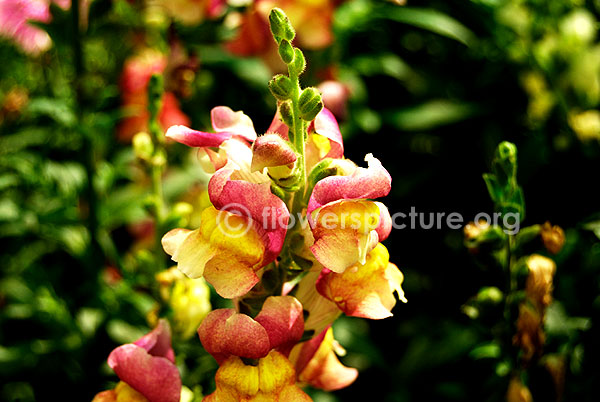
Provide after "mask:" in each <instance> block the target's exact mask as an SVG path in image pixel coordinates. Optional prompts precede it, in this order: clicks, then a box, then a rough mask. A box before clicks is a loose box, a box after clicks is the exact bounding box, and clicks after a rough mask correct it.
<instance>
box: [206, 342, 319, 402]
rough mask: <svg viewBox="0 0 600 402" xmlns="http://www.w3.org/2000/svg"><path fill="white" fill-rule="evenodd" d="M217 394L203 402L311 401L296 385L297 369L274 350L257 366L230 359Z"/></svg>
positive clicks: (218, 377)
mask: <svg viewBox="0 0 600 402" xmlns="http://www.w3.org/2000/svg"><path fill="white" fill-rule="evenodd" d="M215 383H216V390H215V392H213V393H212V394H210V395H208V396H206V397H205V398H204V399H203V402H221V401H231V402H234V401H244V402H262V401H279V402H310V401H312V399H311V398H310V397H309V396H308V395H307V394H306V393H304V391H302V390H301V389H300V387H298V386H297V385H296V374H295V371H294V367H293V366H292V364H291V363H290V361H289V360H288V359H286V357H285V356H283V355H282V354H281V353H279V352H277V351H275V350H273V351H271V352H270V353H269V354H268V355H267V356H265V357H263V358H262V359H260V360H259V361H258V364H257V365H256V366H252V365H247V364H245V363H244V362H243V361H242V360H241V359H240V358H239V357H236V356H231V357H229V358H228V359H227V360H226V361H225V362H224V363H223V364H222V365H221V367H219V370H218V371H217V375H216V376H215Z"/></svg>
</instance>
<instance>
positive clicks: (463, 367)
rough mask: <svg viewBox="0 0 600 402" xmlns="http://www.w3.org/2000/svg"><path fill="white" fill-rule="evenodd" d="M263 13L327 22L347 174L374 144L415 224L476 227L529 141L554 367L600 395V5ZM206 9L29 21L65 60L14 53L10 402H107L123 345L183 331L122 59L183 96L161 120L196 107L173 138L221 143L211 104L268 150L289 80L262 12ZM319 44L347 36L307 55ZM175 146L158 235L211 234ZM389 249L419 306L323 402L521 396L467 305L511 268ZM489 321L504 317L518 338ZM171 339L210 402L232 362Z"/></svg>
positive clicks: (127, 10)
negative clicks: (554, 248)
mask: <svg viewBox="0 0 600 402" xmlns="http://www.w3.org/2000/svg"><path fill="white" fill-rule="evenodd" d="M261 3H262V4H264V3H265V2H264V1H263V2H261ZM268 4H269V5H272V4H277V5H278V6H281V7H282V8H284V9H286V7H289V8H290V9H293V7H297V8H298V9H300V10H303V12H306V13H307V15H308V17H306V16H305V18H308V20H310V19H311V18H316V17H315V16H319V15H321V16H323V15H325V16H328V15H329V14H327V13H330V14H331V20H330V21H329V20H328V18H324V19H323V21H325V22H324V23H327V22H329V24H330V25H327V26H326V28H324V31H325V32H321V31H319V30H318V29H316V28H314V27H310V26H309V27H308V28H307V30H308V31H307V32H309V33H308V34H306V39H305V41H306V43H307V44H308V45H307V46H304V47H303V48H304V49H303V50H305V54H306V55H307V59H308V71H307V74H306V75H305V76H304V81H303V84H304V85H319V84H320V83H322V82H323V81H329V82H330V83H331V82H335V84H334V86H333V88H335V90H334V91H333V92H332V93H333V94H334V95H335V96H333V95H332V96H330V97H327V96H326V100H325V101H326V106H327V107H329V108H331V109H332V110H334V111H335V113H336V115H337V117H338V120H339V121H340V123H341V126H342V133H343V135H344V141H345V148H346V156H347V157H348V158H350V159H353V160H355V161H360V160H362V158H363V157H364V153H365V152H366V151H367V150H368V152H373V153H374V155H375V156H376V157H377V158H379V159H380V160H381V161H382V163H383V164H384V166H385V167H386V168H387V169H388V170H389V171H390V173H391V175H392V177H393V186H392V193H391V194H390V195H389V196H388V197H387V199H386V200H385V202H386V204H387V205H388V207H389V209H390V211H391V213H394V212H404V213H408V212H410V208H411V207H415V209H416V210H417V211H418V212H446V213H449V212H454V211H456V212H459V213H461V214H462V215H463V216H464V217H465V219H467V220H469V219H473V217H474V216H475V215H476V214H477V213H478V212H488V213H491V212H492V211H493V208H494V204H493V202H492V201H491V200H490V199H489V196H488V194H487V190H486V186H485V183H484V181H483V179H482V173H484V172H488V171H490V166H491V163H492V157H493V153H494V149H495V148H496V146H497V144H498V143H499V142H500V141H503V140H508V141H511V142H513V143H515V144H516V145H517V148H518V155H519V171H518V179H519V184H520V185H521V187H522V189H523V191H524V194H525V202H526V205H527V216H526V219H525V221H524V222H523V225H534V224H542V223H544V222H546V221H550V222H551V223H552V224H554V225H560V226H561V227H562V228H563V229H564V231H565V233H566V243H565V246H564V247H563V249H562V251H561V252H560V253H558V254H557V255H556V256H555V257H554V259H555V261H556V263H557V270H556V274H555V277H554V300H555V301H554V304H553V305H552V306H551V308H550V309H549V311H548V313H547V314H546V319H545V330H546V347H545V350H546V351H548V352H549V353H553V354H555V355H557V356H560V357H561V359H563V360H561V361H562V362H564V370H563V371H562V376H563V377H562V378H563V379H564V387H563V389H562V400H567V401H569V400H580V401H587V400H589V401H592V400H595V395H596V394H597V390H598V385H597V384H598V382H599V381H600V366H599V365H598V363H597V362H598V359H600V350H599V348H600V344H598V342H597V340H598V339H600V331H599V325H600V296H598V295H599V290H600V275H599V274H600V240H599V239H600V192H599V191H598V173H600V168H599V167H600V164H599V161H600V160H599V157H600V147H599V144H600V141H599V140H600V112H599V111H598V106H599V103H600V43H599V41H598V35H597V29H598V21H599V19H598V18H599V13H600V3H599V2H597V1H591V0H590V1H584V0H556V1H551V2H547V1H542V0H471V1H436V0H421V1H418V0H414V1H409V2H408V4H400V2H394V1H376V0H350V1H336V2H327V1H319V2H309V1H306V2H304V1H301V0H286V1H282V2H277V3H268ZM323 4H325V6H323ZM317 5H319V7H325V8H324V9H323V8H321V9H319V8H318V7H317ZM205 6H206V4H205V3H203V2H193V1H185V0H181V1H175V2H172V3H169V2H167V1H166V0H165V1H160V0H152V1H150V0H148V1H140V0H136V1H125V0H112V1H111V0H93V1H91V2H81V4H79V3H78V2H76V1H74V2H73V3H72V4H71V8H69V7H59V6H57V5H56V4H54V3H52V4H51V6H50V11H51V14H52V19H51V21H43V22H35V23H32V24H35V26H37V27H40V28H43V29H44V30H46V31H47V32H48V33H49V35H50V38H51V40H52V46H51V47H50V48H49V49H48V50H46V51H43V52H39V53H37V54H28V53H27V52H25V51H24V50H22V49H21V48H19V46H18V45H16V44H15V43H14V42H13V41H11V40H10V39H8V38H3V39H2V40H1V41H0V60H2V63H0V133H1V137H0V191H1V197H0V238H1V239H2V255H1V257H2V259H1V261H2V277H1V279H0V376H1V377H0V378H2V381H0V383H1V384H2V385H1V386H0V399H2V400H7V401H34V400H37V401H45V400H56V398H57V395H58V394H60V399H61V400H77V401H81V400H91V399H92V397H93V395H94V394H95V393H97V392H99V391H100V390H103V389H107V388H108V387H110V386H111V384H114V382H115V381H116V377H115V376H114V375H113V374H112V373H111V371H110V369H109V368H108V366H107V365H106V364H105V361H106V358H107V356H108V354H109V353H110V351H111V350H112V349H113V348H114V347H116V346H117V345H119V344H122V343H125V342H130V341H132V340H135V339H137V338H138V337H139V336H140V335H141V334H143V333H145V332H146V331H147V328H148V326H152V323H153V322H154V320H155V319H156V316H157V314H158V313H159V312H165V311H167V312H166V314H172V312H171V313H169V312H168V310H169V306H168V303H164V302H160V301H161V297H160V289H159V285H158V284H157V281H156V279H155V275H156V273H157V272H159V271H160V270H161V269H163V268H166V267H167V265H166V264H167V260H166V256H165V255H164V254H160V255H159V254H157V252H156V248H155V247H154V245H153V242H154V240H153V237H154V236H155V232H156V229H155V228H154V225H153V215H152V202H153V201H152V184H151V181H152V179H151V174H150V171H149V169H148V164H147V163H145V162H144V161H143V160H141V159H140V158H139V157H137V158H136V154H135V153H134V150H133V148H132V146H131V136H132V135H133V134H135V132H137V131H139V130H144V129H147V127H146V126H145V124H146V122H145V121H144V119H143V118H142V119H141V120H142V123H141V126H140V125H139V124H140V123H139V121H137V122H135V121H134V122H133V123H131V124H132V126H127V123H125V122H127V121H128V120H127V119H128V118H131V117H135V116H136V115H139V114H140V113H141V112H140V110H134V109H135V108H133V109H132V108H131V107H130V108H127V107H123V106H124V105H125V106H127V105H129V106H131V104H133V105H134V106H136V105H137V106H139V105H140V104H141V105H142V108H145V106H146V105H145V104H144V103H143V102H144V101H143V99H145V96H146V92H145V91H146V90H145V86H144V85H145V84H144V83H143V81H144V78H139V77H137V78H135V77H134V78H131V82H135V80H136V79H139V80H141V81H142V85H141V90H140V89H139V88H138V89H135V88H134V89H133V90H131V91H130V93H128V92H127V91H128V90H127V86H128V82H130V81H128V78H124V77H127V75H126V74H127V65H128V64H127V63H133V64H129V65H130V66H131V65H135V63H140V64H141V65H143V66H144V67H143V68H142V70H144V68H145V69H146V70H144V71H146V72H143V73H141V75H140V76H141V77H146V79H149V75H150V74H151V73H156V72H158V73H162V74H163V76H164V82H165V90H166V91H167V93H171V94H173V96H174V98H173V99H175V100H174V103H173V102H171V101H168V100H167V99H166V96H167V95H165V98H163V104H164V105H165V106H164V107H165V108H166V107H167V106H166V105H167V104H170V105H171V106H173V105H174V106H173V109H177V110H175V111H174V112H173V114H172V115H169V116H171V117H172V118H173V119H175V120H176V121H178V120H177V119H181V118H182V117H181V116H180V115H179V114H178V113H183V114H184V116H187V117H185V118H187V119H189V124H190V125H191V126H192V127H195V128H198V129H209V128H210V117H209V116H210V109H211V108H212V107H214V106H217V105H228V106H230V107H231V108H232V109H234V110H244V112H245V113H246V114H248V115H249V116H251V118H252V119H253V121H254V124H255V127H256V129H257V132H262V131H264V130H266V128H267V127H268V125H269V123H270V121H271V119H272V118H273V114H274V111H275V107H276V105H275V100H274V99H273V98H272V97H271V95H270V94H269V92H268V89H267V85H266V84H267V81H268V80H269V78H270V77H271V75H272V74H273V72H274V71H277V69H278V68H279V67H278V66H277V65H275V64H274V63H273V62H272V58H270V57H269V50H268V49H263V48H262V47H261V46H262V42H261V40H262V39H261V37H260V36H256V35H258V34H257V33H256V32H254V33H253V32H247V31H244V28H243V27H244V25H243V24H242V28H240V26H239V24H240V21H245V18H251V17H252V16H253V15H254V14H253V12H254V11H255V7H259V6H260V4H253V2H252V1H241V2H240V1H230V2H229V4H227V5H226V6H225V9H224V10H221V12H220V13H218V14H216V15H208V14H207V13H206V11H205V8H203V7H205ZM311 7H312V8H311ZM198 8H199V10H198ZM73 9H75V10H77V9H79V13H73V12H72V11H73ZM323 10H326V11H327V12H324V11H323ZM311 12H313V14H311ZM288 13H289V14H290V16H291V18H292V21H293V22H294V14H293V13H292V12H289V11H288ZM300 14H302V13H300ZM319 21H320V20H319ZM294 24H295V25H296V26H298V25H297V24H296V22H294ZM309 25H310V24H309ZM311 29H312V30H313V31H312V32H314V31H315V30H316V31H319V32H320V34H322V35H332V36H331V38H332V40H330V41H329V42H327V41H325V42H327V43H324V44H323V43H317V44H316V45H315V44H314V43H312V44H311V42H310V41H309V40H308V38H309V36H310V32H311ZM240 32H241V33H242V34H243V35H241V36H240ZM253 35H254V36H253ZM256 38H258V39H256ZM267 39H268V36H267ZM300 39H302V31H301V30H300V29H299V40H300ZM252 40H256V43H254V42H252ZM240 41H241V42H240ZM244 41H248V42H252V43H254V45H255V46H254V47H252V46H250V47H244V46H245V45H244V46H241V45H240V43H242V44H244V43H246V42H244ZM259 45H260V46H259ZM300 45H301V46H302V43H300ZM153 52H154V53H153ZM157 55H158V56H157ZM157 60H158V61H157ZM124 69H125V71H124ZM132 69H134V70H135V68H134V67H132ZM147 71H150V73H148V72H147ZM134 75H135V74H134ZM146 84H147V81H146ZM131 86H133V87H135V85H134V84H131ZM321 88H322V90H323V92H324V93H325V92H326V90H325V88H326V87H321ZM135 91H141V92H140V93H141V95H140V94H139V93H137V92H135ZM136 96H137V98H136ZM132 99H133V100H132ZM140 99H142V101H140ZM328 101H329V102H331V103H329V104H327V102H328ZM140 102H141V103H140ZM336 102H337V103H336ZM179 107H180V109H181V111H178V109H179ZM165 113H166V114H168V113H167V112H165ZM173 116H175V117H173ZM185 118H184V119H185ZM165 121H173V120H169V118H165ZM131 127H133V128H131ZM162 128H163V129H164V128H165V127H162ZM167 147H168V152H167V162H168V164H167V168H166V172H165V175H164V179H163V185H164V196H165V199H166V200H167V204H168V205H169V206H170V211H171V212H170V215H169V216H168V217H167V219H166V220H165V222H163V226H164V227H161V228H160V230H163V233H164V231H166V230H165V229H168V227H174V226H176V224H177V223H179V224H181V223H182V222H183V225H190V226H191V227H193V226H194V222H197V221H195V220H194V219H196V220H197V216H195V215H194V213H193V212H192V211H190V210H189V209H186V207H185V205H187V204H177V203H178V202H181V201H184V202H186V203H188V204H191V205H193V206H196V207H200V206H202V205H206V202H207V201H206V196H205V195H203V194H202V190H203V188H204V186H205V183H206V176H205V175H204V174H203V173H202V170H201V168H200V167H199V164H198V163H197V159H196V156H195V154H194V153H189V152H188V151H187V149H184V148H185V147H180V146H179V144H167ZM138 156H139V155H138ZM177 205H179V207H177ZM182 205H183V207H182ZM178 208H179V209H178ZM159 234H160V233H159ZM386 246H387V247H388V249H389V250H390V254H391V258H392V261H393V262H395V263H396V264H397V265H398V266H399V267H400V268H401V269H402V271H403V272H404V274H405V278H406V279H405V284H404V289H405V292H406V295H407V298H408V300H409V303H407V304H406V305H399V306H397V307H396V308H395V310H394V317H393V318H391V319H388V320H383V321H373V322H366V321H364V320H358V319H350V318H344V319H340V320H338V322H337V323H336V325H335V327H334V331H335V334H336V338H337V339H338V341H339V342H340V344H341V345H343V346H344V348H345V349H346V351H347V354H346V355H345V356H344V357H343V358H342V360H343V362H344V363H345V364H346V365H349V366H353V367H357V368H358V369H359V370H360V375H359V378H358V380H357V381H356V383H355V384H353V385H352V386H351V387H350V388H348V389H345V390H341V391H337V392H334V393H331V394H325V393H323V392H319V391H314V392H313V396H314V397H315V399H316V400H318V401H336V400H339V401H345V400H358V399H362V398H363V397H364V398H367V397H368V398H371V399H376V400H381V401H422V400H423V401H424V400H448V401H454V400H456V401H459V400H460V401H465V400H476V401H500V400H504V399H505V396H506V392H507V388H508V383H509V380H510V375H509V372H510V370H511V367H507V363H506V360H505V359H504V356H503V355H502V353H500V352H498V350H499V348H501V347H503V346H502V345H500V344H498V343H495V342H496V341H495V340H494V339H495V338H494V336H493V334H491V330H490V328H491V327H492V326H493V325H489V323H486V322H485V320H483V321H478V320H473V319H472V317H470V316H469V314H466V312H468V311H469V310H468V309H465V306H466V305H468V302H469V300H472V297H473V296H474V295H477V294H478V292H480V290H481V289H482V288H483V287H489V286H497V287H499V288H500V289H502V288H503V287H504V283H503V282H502V281H503V278H502V275H500V274H499V272H498V269H497V268H494V267H493V265H490V264H485V263H484V264H482V263H481V261H480V260H479V259H476V258H473V256H472V255H471V254H470V253H469V250H468V249H467V248H466V247H465V246H464V244H463V233H462V231H461V230H451V229H449V228H442V229H440V230H423V229H414V230H409V229H405V230H395V231H394V232H393V233H392V235H391V236H390V238H389V239H388V240H387V241H386ZM159 252H160V253H162V251H161V250H160V249H159ZM212 301H213V308H217V307H220V306H219V305H218V303H219V302H218V298H216V297H213V298H212ZM494 314H495V313H492V315H491V316H490V317H491V318H490V319H491V320H492V323H493V322H494V320H502V315H501V314H500V315H498V314H496V315H494ZM173 343H174V348H175V351H176V355H177V356H178V360H177V362H178V366H179V368H180V372H181V373H182V378H183V383H184V385H186V386H188V387H189V388H190V389H192V390H193V391H194V393H195V394H196V396H199V395H201V393H202V391H203V390H204V391H206V392H210V391H211V390H212V389H213V387H214V380H213V379H212V378H213V375H214V370H215V369H216V363H215V362H214V360H213V359H212V358H211V357H210V356H209V355H207V354H206V353H205V352H204V351H203V349H202V347H201V346H200V343H199V342H198V340H197V338H196V337H194V336H193V337H192V338H190V339H184V338H183V336H182V334H177V333H176V334H175V338H174V342H173ZM504 346H506V345H504ZM547 377H548V374H547V373H541V372H538V371H535V370H533V372H532V374H530V377H529V388H530V389H531V392H532V394H533V398H534V400H544V401H546V400H548V401H550V400H554V399H556V396H548V395H552V393H550V394H548V392H547V389H548V387H552V386H551V385H548V384H550V382H549V380H548V378H547Z"/></svg>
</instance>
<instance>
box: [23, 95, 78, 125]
mask: <svg viewBox="0 0 600 402" xmlns="http://www.w3.org/2000/svg"><path fill="white" fill-rule="evenodd" d="M27 111H28V112H29V113H31V114H32V115H34V116H48V117H50V118H52V119H53V120H54V121H56V122H57V123H59V124H61V125H63V126H65V127H73V126H75V123H76V122H77V118H76V116H75V113H74V112H73V109H72V108H71V106H69V105H68V104H67V102H65V101H64V100H61V99H55V98H35V99H32V100H31V102H30V103H29V105H28V106H27Z"/></svg>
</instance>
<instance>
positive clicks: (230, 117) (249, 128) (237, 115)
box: [210, 106, 256, 142]
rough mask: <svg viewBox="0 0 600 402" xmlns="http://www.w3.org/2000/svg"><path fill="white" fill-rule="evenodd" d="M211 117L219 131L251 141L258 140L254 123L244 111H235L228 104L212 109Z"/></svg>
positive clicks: (214, 126)
mask: <svg viewBox="0 0 600 402" xmlns="http://www.w3.org/2000/svg"><path fill="white" fill-rule="evenodd" d="M210 117H211V120H212V126H213V128H214V129H215V131H216V132H217V133H229V134H231V135H236V136H239V137H242V138H244V139H245V140H248V141H250V142H252V141H254V140H256V131H254V124H252V120H251V119H250V117H248V116H246V115H245V114H244V112H242V111H238V112H234V111H233V110H231V109H230V108H228V107H227V106H217V107H215V108H213V109H212V110H211V112H210Z"/></svg>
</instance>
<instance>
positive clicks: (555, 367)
mask: <svg viewBox="0 0 600 402" xmlns="http://www.w3.org/2000/svg"><path fill="white" fill-rule="evenodd" d="M543 364H544V367H546V370H548V372H549V373H550V375H551V376H552V381H553V382H554V388H555V390H556V400H558V401H560V400H562V395H563V392H564V388H565V372H566V368H567V367H566V361H565V358H564V356H561V355H558V354H551V355H546V356H544V359H543Z"/></svg>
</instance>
